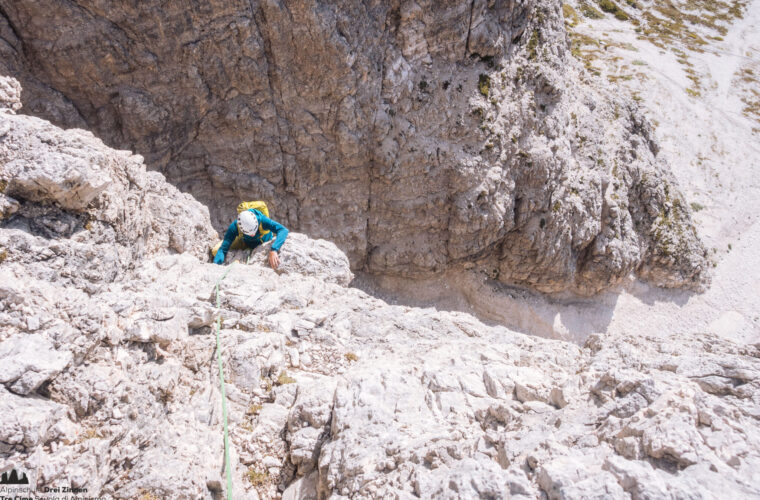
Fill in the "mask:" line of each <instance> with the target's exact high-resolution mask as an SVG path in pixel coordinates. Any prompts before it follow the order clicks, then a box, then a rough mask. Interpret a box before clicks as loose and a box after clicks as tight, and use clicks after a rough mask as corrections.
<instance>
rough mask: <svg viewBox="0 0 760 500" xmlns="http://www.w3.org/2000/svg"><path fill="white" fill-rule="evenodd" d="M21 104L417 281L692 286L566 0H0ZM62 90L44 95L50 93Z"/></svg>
mask: <svg viewBox="0 0 760 500" xmlns="http://www.w3.org/2000/svg"><path fill="white" fill-rule="evenodd" d="M0 12H1V13H2V14H3V15H2V16H0V22H1V23H0V24H2V27H0V34H2V38H3V39H4V40H5V43H0V48H1V49H2V53H3V56H4V61H5V66H6V71H8V72H11V73H14V74H16V75H18V77H19V78H20V79H21V80H22V83H24V86H25V88H26V89H27V90H26V92H25V95H24V98H25V101H26V106H27V109H28V110H29V111H30V112H33V113H36V114H38V115H40V116H43V117H46V118H48V119H51V120H53V121H54V122H56V123H58V124H61V125H64V126H87V127H88V128H90V129H92V130H93V131H95V133H97V134H98V135H99V136H100V137H102V138H103V139H104V140H105V141H106V142H107V143H109V144H110V145H113V146H116V147H120V148H130V149H133V150H136V151H138V152H140V153H141V154H143V155H145V157H146V160H147V163H148V164H149V165H150V166H152V167H153V168H155V169H159V170H161V171H162V172H164V173H165V175H166V176H167V178H168V179H169V180H170V181H172V182H173V183H175V184H176V185H177V186H179V187H180V188H181V189H183V190H186V191H189V192H191V193H193V194H194V195H195V196H196V197H197V198H198V199H200V200H201V201H203V202H204V203H206V204H207V205H208V206H209V208H210V210H211V214H212V220H213V221H214V222H215V224H216V226H217V227H219V228H221V227H223V225H224V224H225V223H226V222H228V221H227V219H228V218H229V217H230V213H231V211H232V209H233V207H234V206H235V205H236V204H237V203H238V201H239V200H241V199H249V198H262V199H265V200H267V201H268V202H269V203H270V204H271V205H272V208H273V213H274V215H275V217H276V218H278V219H280V220H282V221H283V222H285V223H286V224H289V225H290V226H291V227H293V228H295V229H298V230H302V231H304V232H307V233H308V234H310V235H312V236H316V237H324V238H329V239H331V240H333V241H335V242H336V243H337V244H338V246H339V247H340V248H341V249H343V250H344V251H346V252H347V254H348V256H349V258H350V260H351V263H352V266H353V267H354V268H362V269H365V270H368V271H370V272H373V273H380V274H395V275H405V276H417V275H425V274H430V273H436V272H440V271H443V270H445V269H447V268H451V267H461V266H472V265H475V266H477V267H478V268H479V269H480V270H482V271H484V272H487V274H488V275H489V276H491V277H493V278H497V279H500V280H501V281H504V282H507V283H514V284H521V285H527V286H531V287H534V288H537V289H539V290H542V291H546V292H558V291H562V290H567V289H570V290H574V291H579V292H582V293H593V292H595V291H598V290H600V289H602V288H605V287H607V286H609V285H610V284H614V283H616V282H617V281H619V280H620V279H622V278H623V277H625V276H627V275H629V274H630V273H631V272H634V271H639V272H640V275H642V276H644V277H646V278H648V279H651V280H652V281H653V282H654V283H656V284H658V285H664V286H690V287H697V286H699V284H700V283H701V282H702V281H703V280H704V268H705V265H704V249H703V248H702V245H701V243H700V242H699V240H698V239H697V237H696V234H695V233H694V231H693V228H692V226H691V221H690V216H689V213H688V208H687V207H686V206H685V204H684V203H683V202H682V200H681V199H680V195H679V194H678V189H677V186H675V185H674V184H673V182H672V180H670V178H669V176H668V174H667V169H666V167H665V166H663V165H661V164H659V163H658V160H657V156H656V154H657V146H656V144H655V143H654V141H653V139H652V137H651V133H650V130H649V126H648V124H647V123H646V121H645V120H644V119H643V117H642V116H641V114H640V113H639V111H638V109H637V106H636V105H635V103H633V102H632V101H630V100H629V99H627V98H625V97H622V96H618V95H615V92H614V90H612V89H607V88H605V87H604V86H603V85H602V84H601V83H600V82H597V81H593V80H590V79H588V77H587V76H586V75H585V74H584V73H583V72H582V70H580V69H579V68H577V67H576V65H575V63H573V62H572V59H571V58H570V57H569V55H568V52H567V47H566V39H565V30H564V25H563V18H562V13H561V3H560V2H558V1H551V2H535V1H531V0H526V1H519V2H518V1H514V0H512V1H503V2H494V1H491V2H486V1H485V0H482V1H481V0H475V1H464V0H460V1H454V0H452V1H446V2H438V1H432V0H429V1H419V2H411V1H393V2H380V1H367V2H358V1H355V0H346V1H341V2H319V1H307V0H294V1H274V0H269V1H254V0H251V1H225V2H216V1H210V2H190V3H187V2H162V3H159V2H153V1H145V2H135V3H124V2H115V1H107V0H101V1H94V0H92V1H85V0H81V1H72V0H55V1H54V0H46V1H43V2H36V3H18V2H9V1H0ZM52 89H55V90H52Z"/></svg>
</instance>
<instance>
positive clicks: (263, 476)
mask: <svg viewBox="0 0 760 500" xmlns="http://www.w3.org/2000/svg"><path fill="white" fill-rule="evenodd" d="M245 477H246V479H248V482H249V483H251V484H252V485H253V486H263V485H265V484H266V483H267V481H269V473H267V472H259V471H257V470H256V469H254V468H253V467H251V468H250V469H248V471H247V472H246V473H245Z"/></svg>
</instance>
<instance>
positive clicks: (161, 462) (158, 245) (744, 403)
mask: <svg viewBox="0 0 760 500" xmlns="http://www.w3.org/2000/svg"><path fill="white" fill-rule="evenodd" d="M483 29H485V28H483ZM0 126H2V127H5V128H4V129H5V130H6V133H5V134H4V135H3V136H2V137H1V138H0V158H2V162H0V179H2V180H3V183H4V184H3V185H4V186H5V195H6V196H8V197H10V198H12V199H13V203H15V205H14V206H15V207H16V210H15V212H12V213H10V212H9V214H8V215H5V216H4V217H3V218H2V220H0V261H2V262H0V361H1V363H0V384H2V387H0V405H1V406H2V408H3V418H2V419H0V470H8V469H10V468H21V469H23V470H25V471H27V473H28V476H29V479H30V482H33V483H34V484H36V485H37V487H38V488H43V487H45V486H51V487H56V486H60V485H62V484H66V485H71V486H72V487H75V488H87V490H88V491H87V495H91V496H94V497H99V496H103V497H107V498H141V497H142V498H167V499H179V498H206V499H213V498H219V497H220V496H224V494H225V491H224V490H225V488H226V481H225V479H224V475H223V471H224V463H223V456H224V453H223V438H222V435H223V434H222V419H221V392H220V390H219V380H218V376H217V373H218V372H217V364H216V353H215V348H216V339H215V335H214V329H213V325H215V323H216V320H217V318H218V319H219V323H220V325H221V329H220V334H219V338H220V342H221V353H222V360H223V367H224V370H225V373H226V375H227V392H226V394H227V407H228V410H229V422H230V436H231V448H232V449H231V464H230V465H231V468H232V469H231V470H232V472H233V490H234V491H233V492H232V496H233V498H236V499H247V498H250V499H258V498H278V497H282V498H288V499H296V498H298V499H305V498H327V497H333V496H334V497H339V496H340V497H357V498H404V497H411V496H417V497H424V498H505V497H508V496H514V497H516V498H520V497H522V498H568V499H581V498H688V497H697V496H704V497H715V498H750V497H756V496H759V495H760V489H758V485H759V484H760V477H759V476H758V471H760V430H759V427H758V420H760V351H758V346H757V345H752V344H745V345H739V344H735V343H733V342H732V341H731V340H728V338H727V337H719V336H716V335H713V334H705V333H703V332H694V333H692V334H679V335H670V334H668V332H666V331H662V332H660V331H657V332H652V333H651V334H650V335H646V336H644V335H640V334H630V335H629V334H625V333H621V334H615V335H609V336H604V337H602V336H594V337H591V338H590V339H589V340H588V342H586V344H585V345H584V346H582V347H581V346H577V345H574V344H569V343H565V342H561V341H556V340H546V339H540V338H535V337H529V336H525V335H522V334H519V333H516V332H513V331H510V330H508V329H506V328H504V327H499V326H487V325H485V324H483V323H481V322H480V321H478V320H476V319H475V318H473V317H472V316H470V315H468V314H465V313H454V312H440V311H437V310H435V309H432V308H429V309H417V308H410V307H403V306H393V305H389V304H387V303H385V302H383V301H381V300H378V299H375V298H373V297H371V296H368V295H367V294H365V293H364V292H362V291H360V290H357V289H354V288H348V287H346V286H345V284H346V283H347V282H348V281H349V280H350V278H351V271H350V270H349V267H348V259H347V257H346V256H345V255H342V254H341V253H340V252H339V251H338V250H337V248H336V247H335V246H334V245H332V244H330V243H327V242H324V241H314V240H310V239H309V238H307V237H305V236H303V235H299V234H297V233H296V234H293V235H292V236H291V237H290V238H289V240H288V241H287V242H286V244H285V246H284V247H283V250H282V254H281V258H282V260H283V264H282V270H281V271H280V272H275V271H273V270H272V269H270V268H269V267H268V266H267V265H266V264H265V263H264V262H265V255H266V252H264V251H261V250H259V251H258V252H254V254H253V255H250V256H249V255H246V254H245V253H244V252H239V253H237V254H231V255H230V260H235V259H237V262H235V263H232V264H229V265H230V266H231V267H227V268H225V267H221V266H217V265H213V264H210V263H208V258H207V255H206V245H207V244H208V243H210V242H211V241H212V239H211V237H212V236H213V234H212V233H213V231H212V229H211V224H210V221H209V219H208V216H207V213H206V212H205V211H204V210H203V208H202V206H201V205H200V204H198V203H197V202H196V201H194V200H193V199H191V198H190V197H189V196H188V195H183V194H180V193H179V192H178V191H177V190H176V189H175V188H173V187H171V186H169V185H168V184H166V182H165V181H164V180H163V178H162V177H161V175H160V174H157V173H146V172H145V170H144V167H143V165H142V164H141V162H140V159H139V158H138V157H134V156H130V155H129V154H127V153H125V152H118V151H113V150H110V149H108V148H106V147H105V146H103V145H102V143H100V141H98V140H96V139H94V138H93V137H92V136H90V135H89V134H86V133H84V132H81V131H77V130H70V131H63V130H60V129H57V128H56V127H54V126H53V125H50V124H49V123H46V122H43V121H41V120H39V119H37V118H31V117H26V116H23V115H15V114H7V113H0ZM42 138H44V140H43V139H42ZM32 146H33V147H32ZM30 155H33V156H30ZM30 158H33V159H34V160H33V161H32V160H30ZM72 164H75V165H80V166H81V168H77V169H76V172H71V165H72ZM75 173H76V174H77V175H74V174H75ZM30 178H36V179H39V180H40V181H39V183H31V182H27V179H30ZM104 178H108V179H110V182H107V183H105V184H101V183H100V181H99V180H100V179H104ZM69 188H70V189H69ZM93 190H94V191H97V193H94V194H92V196H91V197H89V201H88V202H87V203H86V204H83V201H82V200H81V196H80V197H76V196H73V195H71V196H72V197H69V195H70V193H91V192H92V191H93ZM87 196H90V195H89V194H88V195H87ZM10 198H9V199H10ZM175 211H176V213H180V214H182V217H184V218H185V219H183V220H187V221H189V222H188V223H186V224H176V225H172V224H171V223H169V222H170V221H169V220H168V219H171V220H174V219H172V218H171V217H169V216H168V215H167V213H168V214H174V213H175ZM167 218H168V219H167ZM88 222H89V223H90V226H89V227H88ZM199 257H200V258H201V259H200V260H199ZM225 273H226V278H224V279H223V280H221V278H222V277H223V276H224V275H225ZM217 284H218V285H219V290H220V295H219V299H218V300H219V302H218V303H219V307H218V308H217V306H216V304H217V297H216V294H215V287H216V285H217ZM178 484H180V485H182V488H181V489H180V488H178V487H177V485H178Z"/></svg>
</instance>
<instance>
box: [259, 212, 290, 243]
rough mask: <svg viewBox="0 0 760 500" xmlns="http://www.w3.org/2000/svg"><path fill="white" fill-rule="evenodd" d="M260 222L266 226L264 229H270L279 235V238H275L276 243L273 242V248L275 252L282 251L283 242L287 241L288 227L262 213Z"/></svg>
mask: <svg viewBox="0 0 760 500" xmlns="http://www.w3.org/2000/svg"><path fill="white" fill-rule="evenodd" d="M259 223H260V224H261V225H262V226H263V227H264V229H268V230H270V231H272V232H273V233H274V234H276V235H277V238H276V239H275V240H274V243H272V250H274V251H275V252H279V251H280V247H282V244H283V243H285V240H286V239H287V237H288V228H286V227H285V226H283V225H282V224H280V223H279V222H275V221H273V220H272V219H270V218H269V217H267V216H266V215H263V214H262V215H261V216H260V217H259Z"/></svg>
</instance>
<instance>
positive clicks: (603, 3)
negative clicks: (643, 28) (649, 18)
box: [597, 0, 629, 21]
mask: <svg viewBox="0 0 760 500" xmlns="http://www.w3.org/2000/svg"><path fill="white" fill-rule="evenodd" d="M597 3H598V4H599V8H600V9H602V10H603V11H604V12H607V13H609V14H612V15H613V16H615V18H616V19H619V20H621V21H627V20H628V19H629V18H628V14H626V13H625V11H624V10H623V9H621V8H620V7H618V6H617V4H616V3H615V2H613V1H612V0H598V2H597Z"/></svg>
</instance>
